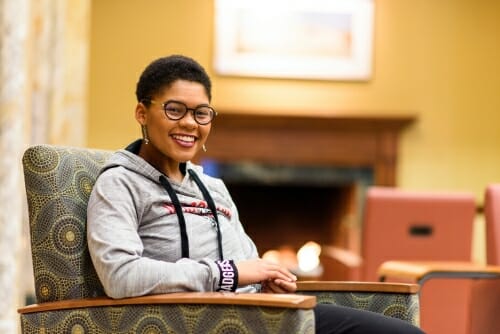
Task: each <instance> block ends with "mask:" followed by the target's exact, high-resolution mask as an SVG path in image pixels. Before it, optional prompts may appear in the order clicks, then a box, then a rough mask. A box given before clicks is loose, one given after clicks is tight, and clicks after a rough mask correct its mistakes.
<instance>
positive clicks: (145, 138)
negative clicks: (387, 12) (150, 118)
mask: <svg viewBox="0 0 500 334" xmlns="http://www.w3.org/2000/svg"><path fill="white" fill-rule="evenodd" d="M141 131H142V140H143V141H144V144H146V145H147V144H149V137H148V129H147V128H146V125H141Z"/></svg>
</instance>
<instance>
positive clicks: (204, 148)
mask: <svg viewBox="0 0 500 334" xmlns="http://www.w3.org/2000/svg"><path fill="white" fill-rule="evenodd" d="M201 149H202V150H203V152H206V151H207V147H206V146H205V144H203V146H202V147H201Z"/></svg>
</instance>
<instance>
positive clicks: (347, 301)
mask: <svg viewBox="0 0 500 334" xmlns="http://www.w3.org/2000/svg"><path fill="white" fill-rule="evenodd" d="M299 293H303V294H307V295H314V296H316V298H317V302H318V303H323V304H336V305H342V306H348V307H353V308H357V309H361V310H367V311H372V312H376V313H381V314H384V315H386V316H389V317H393V318H398V319H401V320H404V321H407V322H409V323H411V324H413V325H415V326H417V327H418V326H419V325H420V303H419V296H418V294H417V293H390V292H376V293H373V292H346V291H303V292H299Z"/></svg>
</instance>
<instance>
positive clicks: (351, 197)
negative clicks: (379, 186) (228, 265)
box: [203, 161, 373, 256]
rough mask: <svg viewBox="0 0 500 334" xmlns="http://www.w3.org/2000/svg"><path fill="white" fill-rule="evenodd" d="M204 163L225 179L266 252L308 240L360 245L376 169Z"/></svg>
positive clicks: (245, 221)
mask: <svg viewBox="0 0 500 334" xmlns="http://www.w3.org/2000/svg"><path fill="white" fill-rule="evenodd" d="M203 166H204V169H205V171H206V172H207V173H208V174H210V175H213V176H217V177H220V178H222V179H223V180H224V182H225V184H226V186H227V188H228V190H229V192H230V194H231V196H232V198H233V200H234V202H235V204H236V206H237V207H238V212H239V216H240V221H241V222H242V224H243V227H244V228H245V231H246V232H247V234H248V235H249V236H250V237H251V238H252V240H253V241H254V242H255V244H256V246H257V248H258V250H259V254H260V255H261V256H262V255H263V254H264V253H266V252H268V251H270V250H273V251H274V250H286V251H287V252H288V251H291V252H297V251H298V250H299V249H300V248H301V247H302V246H303V245H304V244H306V243H307V242H315V243H317V244H319V245H321V246H333V247H338V248H341V249H352V248H356V247H357V245H356V242H357V241H356V240H357V239H359V233H358V232H359V226H357V225H358V224H359V217H360V211H361V209H362V203H363V193H364V189H365V188H366V187H367V186H369V185H371V184H372V183H373V173H372V171H371V169H369V168H339V167H328V166H290V165H272V164H262V163H252V162H241V163H217V162H214V161H204V162H203ZM353 231H355V232H354V233H358V235H353Z"/></svg>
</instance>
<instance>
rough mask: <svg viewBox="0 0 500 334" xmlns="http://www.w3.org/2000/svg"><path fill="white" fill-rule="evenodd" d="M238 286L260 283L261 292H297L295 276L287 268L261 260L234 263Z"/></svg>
mask: <svg viewBox="0 0 500 334" xmlns="http://www.w3.org/2000/svg"><path fill="white" fill-rule="evenodd" d="M236 267H237V269H238V285H240V286H244V285H249V284H256V283H260V284H261V285H262V292H266V293H290V292H295V291H296V290H297V284H296V282H297V276H295V275H294V274H293V273H291V272H290V271H289V270H288V269H287V268H285V267H283V266H281V265H279V264H276V263H273V262H270V261H266V260H263V259H252V260H245V261H240V262H238V263H236Z"/></svg>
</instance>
